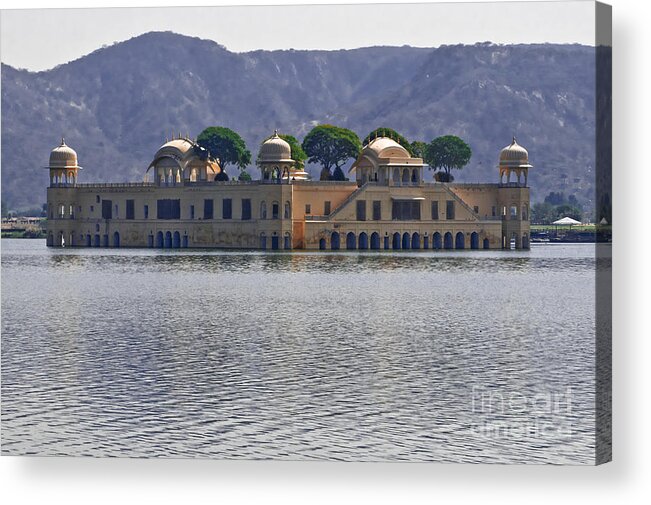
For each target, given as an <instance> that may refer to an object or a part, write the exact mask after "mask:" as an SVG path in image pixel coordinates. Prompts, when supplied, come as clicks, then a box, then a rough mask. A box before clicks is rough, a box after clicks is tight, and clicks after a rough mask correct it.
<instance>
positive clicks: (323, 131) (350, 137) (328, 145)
mask: <svg viewBox="0 0 651 505" xmlns="http://www.w3.org/2000/svg"><path fill="white" fill-rule="evenodd" d="M302 147H303V151H305V154H307V156H309V158H308V161H309V162H310V163H319V164H320V165H321V166H322V167H323V170H321V177H320V179H321V180H322V181H323V180H335V181H343V180H346V177H345V176H344V173H343V171H342V170H341V167H342V166H343V165H344V164H345V163H346V161H348V160H349V159H350V158H356V157H357V155H358V154H359V152H360V151H361V149H362V144H361V142H360V141H359V137H358V136H357V134H356V133H355V132H353V131H351V130H348V129H347V128H340V127H338V126H333V125H329V124H323V125H319V126H315V127H314V128H312V130H311V131H310V133H308V134H307V135H306V136H305V139H303V145H302ZM333 168H334V171H333V172H331V170H332V169H333Z"/></svg>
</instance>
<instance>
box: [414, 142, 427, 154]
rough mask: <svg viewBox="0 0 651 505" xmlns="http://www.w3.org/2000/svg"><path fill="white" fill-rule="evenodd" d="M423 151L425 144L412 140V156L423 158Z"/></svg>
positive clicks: (425, 147)
mask: <svg viewBox="0 0 651 505" xmlns="http://www.w3.org/2000/svg"><path fill="white" fill-rule="evenodd" d="M425 149H427V142H421V141H420V140H414V141H413V142H412V143H411V152H412V156H415V157H416V158H425Z"/></svg>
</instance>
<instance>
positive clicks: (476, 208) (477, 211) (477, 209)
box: [472, 205, 479, 214]
mask: <svg viewBox="0 0 651 505" xmlns="http://www.w3.org/2000/svg"><path fill="white" fill-rule="evenodd" d="M472 210H473V211H474V212H475V214H479V206H478V205H475V206H474V207H473V208H472Z"/></svg>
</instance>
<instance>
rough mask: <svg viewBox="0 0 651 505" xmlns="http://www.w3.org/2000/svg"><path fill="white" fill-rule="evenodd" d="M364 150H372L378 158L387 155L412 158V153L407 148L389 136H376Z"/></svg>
mask: <svg viewBox="0 0 651 505" xmlns="http://www.w3.org/2000/svg"><path fill="white" fill-rule="evenodd" d="M364 150H365V151H372V152H373V153H374V154H375V155H376V156H377V157H378V158H383V157H387V156H398V157H400V156H401V157H404V158H411V155H410V154H409V152H408V151H407V149H405V148H404V147H403V146H401V145H400V144H399V143H398V142H396V141H395V140H393V139H392V138H389V137H377V138H374V139H373V140H371V141H370V142H369V143H368V144H366V146H365V147H364ZM385 151H386V152H385Z"/></svg>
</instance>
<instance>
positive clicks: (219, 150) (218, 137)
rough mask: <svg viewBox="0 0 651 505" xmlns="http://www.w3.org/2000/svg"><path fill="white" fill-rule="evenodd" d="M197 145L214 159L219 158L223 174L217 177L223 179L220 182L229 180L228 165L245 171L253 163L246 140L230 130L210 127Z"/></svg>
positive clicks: (200, 137) (198, 139)
mask: <svg viewBox="0 0 651 505" xmlns="http://www.w3.org/2000/svg"><path fill="white" fill-rule="evenodd" d="M197 143H198V144H199V145H200V146H201V147H203V148H204V149H207V150H208V152H209V153H210V156H211V157H212V158H219V165H220V166H221V169H222V172H221V173H219V174H217V177H221V178H220V179H218V180H228V176H226V167H227V166H228V165H236V166H237V167H238V168H239V169H240V170H243V169H244V167H246V166H247V165H248V164H249V163H251V151H249V150H248V149H247V148H246V143H245V142H244V139H242V137H240V136H239V135H238V134H237V133H235V132H234V131H233V130H231V129H230V128H225V127H223V126H210V127H208V128H206V129H205V130H204V131H202V132H201V133H200V134H199V136H198V137H197Z"/></svg>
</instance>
